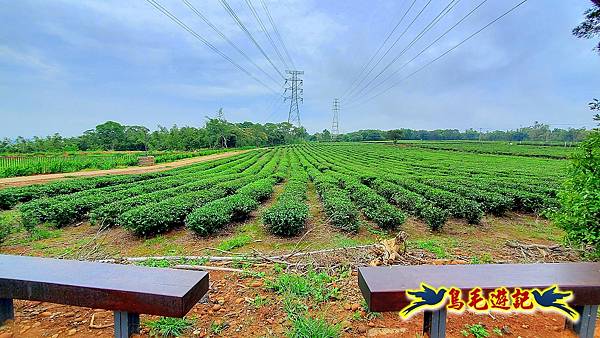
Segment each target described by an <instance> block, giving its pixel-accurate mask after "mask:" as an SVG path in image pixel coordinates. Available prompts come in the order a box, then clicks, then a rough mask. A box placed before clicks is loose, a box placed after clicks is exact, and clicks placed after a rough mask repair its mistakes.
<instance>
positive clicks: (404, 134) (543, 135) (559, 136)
mask: <svg viewBox="0 0 600 338" xmlns="http://www.w3.org/2000/svg"><path fill="white" fill-rule="evenodd" d="M589 132H590V131H589V130H587V129H585V128H578V129H575V128H569V129H561V128H554V129H551V128H550V126H549V125H547V124H543V123H539V122H535V123H534V124H533V125H532V126H529V127H524V128H519V129H517V130H494V131H487V132H483V131H478V130H475V129H467V130H465V131H460V130H458V129H436V130H414V129H406V128H403V129H393V130H387V131H385V130H378V129H366V130H359V131H354V132H350V133H346V134H340V135H338V136H337V137H335V140H336V141H341V142H362V141H386V140H387V141H390V140H391V141H398V140H430V141H435V140H473V141H474V140H482V141H542V142H557V141H558V142H579V141H582V140H584V139H585V138H586V136H587V135H588V134H589ZM309 140H312V141H330V140H333V138H332V135H331V132H330V131H329V130H327V129H325V130H323V131H322V132H320V133H316V134H314V135H311V136H310V137H309Z"/></svg>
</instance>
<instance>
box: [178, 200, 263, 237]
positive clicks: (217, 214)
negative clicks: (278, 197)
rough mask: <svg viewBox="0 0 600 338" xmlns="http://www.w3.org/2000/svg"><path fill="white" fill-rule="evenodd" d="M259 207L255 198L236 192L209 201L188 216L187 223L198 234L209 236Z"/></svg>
mask: <svg viewBox="0 0 600 338" xmlns="http://www.w3.org/2000/svg"><path fill="white" fill-rule="evenodd" d="M257 207H258V203H257V202H256V201H255V200H254V199H252V198H250V197H249V196H247V195H243V194H236V195H232V196H228V197H224V198H222V199H219V200H216V201H213V202H210V203H207V204H206V205H204V206H202V207H200V208H198V209H196V210H194V211H193V212H191V213H190V214H189V215H188V216H187V217H186V219H185V224H186V226H187V227H188V228H190V229H191V230H193V231H194V232H196V233H197V234H199V235H201V236H207V235H210V234H212V233H214V232H216V231H218V230H220V229H221V228H223V227H224V226H225V225H227V224H228V223H229V222H231V221H234V220H241V219H243V218H244V217H246V216H247V215H248V214H249V213H250V212H251V211H252V210H254V209H256V208H257Z"/></svg>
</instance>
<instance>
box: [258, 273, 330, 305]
mask: <svg viewBox="0 0 600 338" xmlns="http://www.w3.org/2000/svg"><path fill="white" fill-rule="evenodd" d="M332 282H333V278H332V277H330V276H329V275H328V274H327V273H325V272H320V273H317V272H315V271H313V270H310V271H308V272H307V273H306V274H304V275H299V274H295V273H283V274H279V275H277V276H276V277H275V279H274V280H267V282H266V283H265V286H266V287H267V288H268V289H270V290H273V291H275V292H277V293H280V294H285V295H289V296H293V297H300V298H310V299H312V300H314V301H316V302H317V303H323V302H326V301H328V300H330V299H332V298H337V297H338V294H339V288H337V287H332V285H331V284H332Z"/></svg>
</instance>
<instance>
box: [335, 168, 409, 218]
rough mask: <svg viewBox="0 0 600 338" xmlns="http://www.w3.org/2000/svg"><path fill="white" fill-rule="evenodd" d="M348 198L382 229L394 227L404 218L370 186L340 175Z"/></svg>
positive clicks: (403, 215)
mask: <svg viewBox="0 0 600 338" xmlns="http://www.w3.org/2000/svg"><path fill="white" fill-rule="evenodd" d="M340 180H341V182H342V184H343V185H344V186H345V187H346V190H347V191H348V192H349V194H350V198H351V199H352V200H353V201H354V202H355V203H356V204H357V205H358V206H359V207H360V208H361V209H362V210H363V213H364V214H365V216H366V217H367V218H368V219H370V220H372V221H373V222H375V223H376V224H377V225H379V226H380V227H381V228H383V229H395V228H397V227H398V226H399V225H400V224H402V223H404V221H405V220H406V215H405V214H404V213H403V212H402V211H400V210H398V209H397V208H395V207H394V206H392V205H390V204H389V203H388V202H387V201H386V200H385V198H383V197H381V196H380V195H378V194H377V193H376V192H375V191H373V190H372V189H371V188H369V187H367V186H366V185H364V184H362V183H360V182H359V181H358V180H356V179H353V178H350V177H348V176H340Z"/></svg>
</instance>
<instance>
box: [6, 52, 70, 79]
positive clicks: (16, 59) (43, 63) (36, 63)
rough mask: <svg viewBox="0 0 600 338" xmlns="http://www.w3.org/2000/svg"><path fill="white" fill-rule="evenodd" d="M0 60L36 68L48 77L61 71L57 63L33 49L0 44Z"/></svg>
mask: <svg viewBox="0 0 600 338" xmlns="http://www.w3.org/2000/svg"><path fill="white" fill-rule="evenodd" d="M0 62H5V63H8V64H12V65H18V66H22V67H26V68H29V69H32V70H36V71H38V72H40V74H41V75H42V76H45V77H49V78H50V77H55V76H57V75H59V74H60V73H61V72H62V70H61V68H60V67H59V66H58V65H57V64H55V63H53V62H51V61H50V60H48V59H46V58H45V57H43V56H42V55H41V53H40V52H39V51H37V50H34V49H30V50H28V51H20V50H16V49H13V48H10V47H7V46H0Z"/></svg>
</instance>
